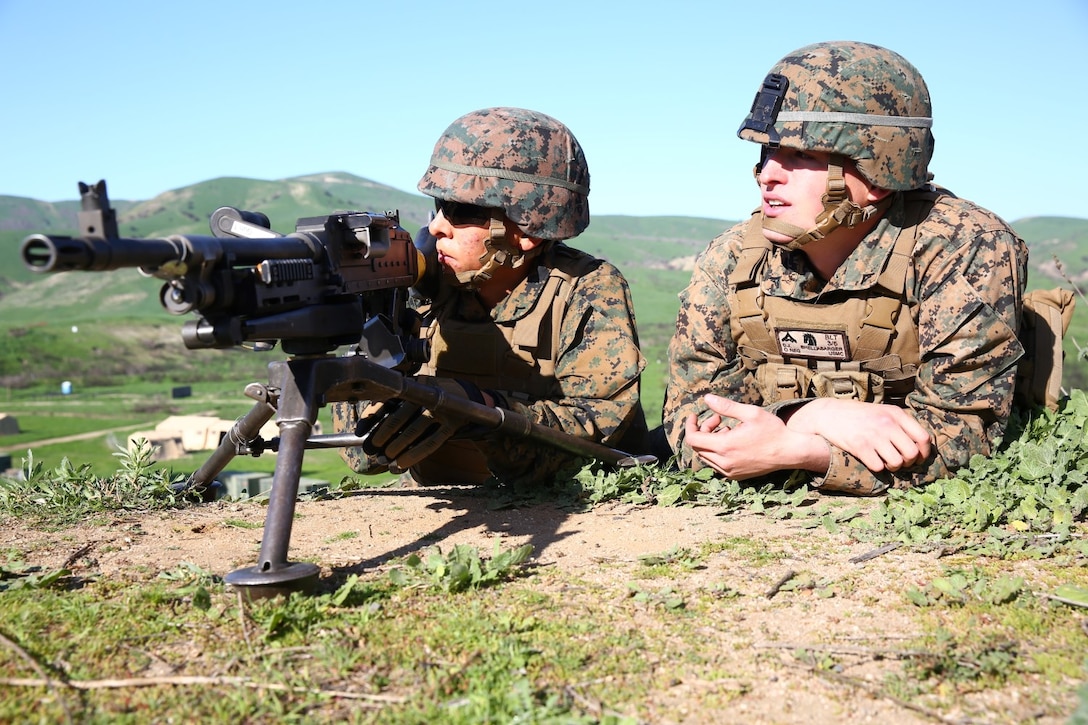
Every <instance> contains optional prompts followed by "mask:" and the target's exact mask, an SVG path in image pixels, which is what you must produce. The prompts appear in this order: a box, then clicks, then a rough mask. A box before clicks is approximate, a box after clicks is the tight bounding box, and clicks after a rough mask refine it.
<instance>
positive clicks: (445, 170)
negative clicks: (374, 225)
mask: <svg viewBox="0 0 1088 725" xmlns="http://www.w3.org/2000/svg"><path fill="white" fill-rule="evenodd" d="M418 188H419V190H420V191H421V192H423V193H424V194H427V195H428V196H433V197H435V198H437V199H445V200H447V201H459V202H463V203H465V204H476V205H478V206H484V207H488V208H492V209H502V210H504V211H505V212H506V216H507V217H508V218H509V219H510V221H512V222H513V223H514V224H516V225H517V226H518V228H519V229H521V230H522V231H523V232H525V233H526V234H528V235H529V236H531V237H536V238H538V239H548V240H554V241H558V240H563V239H570V238H572V237H576V236H578V235H579V234H581V233H582V231H583V230H584V229H585V228H586V227H588V226H589V167H588V166H587V164H586V159H585V154H584V153H583V152H582V147H581V146H580V145H579V143H578V140H577V139H576V138H575V137H574V135H573V134H572V133H571V132H570V130H569V129H568V128H567V127H566V126H564V125H563V124H562V123H560V122H559V121H557V120H556V119H554V118H552V117H551V116H548V115H546V114H543V113H540V112H538V111H530V110H527V109H524V108H487V109H483V110H479V111H473V112H472V113H468V114H465V115H464V116H462V117H461V118H458V119H457V120H456V121H454V122H453V123H451V124H450V126H449V127H448V128H447V129H446V131H445V132H444V133H443V134H442V136H441V137H440V138H439V139H438V142H437V143H436V144H435V147H434V152H433V153H432V154H431V161H430V165H429V166H428V167H427V171H426V172H424V174H423V178H421V179H420V180H419V184H418Z"/></svg>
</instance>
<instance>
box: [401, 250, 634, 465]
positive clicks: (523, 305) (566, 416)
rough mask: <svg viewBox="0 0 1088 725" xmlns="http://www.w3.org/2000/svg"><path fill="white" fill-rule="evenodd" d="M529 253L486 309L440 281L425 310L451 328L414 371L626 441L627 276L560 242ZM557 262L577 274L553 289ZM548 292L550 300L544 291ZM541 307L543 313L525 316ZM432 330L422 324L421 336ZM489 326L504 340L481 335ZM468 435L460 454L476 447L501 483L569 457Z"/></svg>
mask: <svg viewBox="0 0 1088 725" xmlns="http://www.w3.org/2000/svg"><path fill="white" fill-rule="evenodd" d="M534 261H537V262H538V263H537V264H536V265H535V267H534V269H533V270H532V271H531V272H530V274H529V276H528V277H527V278H526V279H525V280H524V281H523V282H522V283H521V284H520V285H519V286H518V287H517V288H516V289H515V290H513V292H512V293H511V294H510V296H509V297H507V298H506V299H504V300H502V301H501V302H499V304H498V305H496V306H495V307H494V308H493V309H491V310H490V311H489V310H487V309H485V308H484V307H483V306H482V305H481V304H480V303H479V302H478V300H477V299H476V296H475V295H474V294H473V293H472V292H471V291H469V290H464V289H460V288H456V287H452V286H450V287H447V288H446V289H445V290H444V292H443V294H442V296H441V297H440V298H439V300H438V302H437V303H436V305H437V306H438V309H434V310H430V311H428V317H431V318H432V319H434V318H437V321H436V322H435V323H434V324H433V325H432V327H441V328H443V329H444V331H448V330H449V329H451V328H454V327H455V326H456V332H455V333H454V334H446V335H444V336H443V337H444V344H443V345H441V346H440V347H441V349H440V350H439V349H436V347H435V346H433V345H432V350H433V354H432V360H431V361H430V363H429V364H428V365H427V366H425V367H424V369H423V370H421V372H423V373H427V374H432V375H439V376H445V377H454V378H458V379H463V380H470V381H472V382H474V383H476V384H477V385H479V386H480V387H481V388H486V389H487V390H489V391H493V392H497V393H499V395H500V396H502V400H500V401H499V402H498V404H499V405H500V407H504V408H507V409H508V410H512V411H514V412H515V413H520V414H521V415H524V416H525V417H527V418H528V419H529V420H531V421H533V422H535V423H539V424H541V425H546V426H549V427H552V428H557V429H558V430H561V431H563V432H565V433H570V434H572V435H575V436H578V437H580V438H585V439H588V440H592V441H596V442H601V443H605V444H606V445H612V446H615V447H618V448H621V449H624V446H626V445H630V444H629V443H628V441H629V440H632V439H634V440H638V437H639V436H640V435H641V434H642V433H644V432H645V426H646V424H645V420H644V418H643V412H642V407H641V405H640V404H639V376H640V374H641V372H642V370H643V368H644V367H645V361H644V359H643V357H642V355H641V353H640V352H639V347H638V337H637V332H636V328H635V319H634V312H633V310H634V307H633V305H632V302H631V294H630V290H629V288H628V285H627V281H626V280H625V279H624V277H623V275H622V274H620V272H619V270H617V269H616V268H615V267H614V266H612V265H611V264H609V263H608V262H604V261H601V260H597V259H594V258H593V257H591V256H590V255H588V254H586V253H584V252H581V251H578V250H575V249H572V248H571V247H568V246H566V245H565V244H562V243H555V244H554V245H553V247H552V248H551V249H549V250H548V251H546V252H545V253H544V254H543V255H541V257H540V258H538V259H536V260H534ZM557 267H561V268H563V269H566V270H569V271H571V272H573V273H574V274H576V275H577V276H575V277H573V279H570V281H569V282H565V284H564V285H560V287H559V289H558V290H554V289H550V285H549V284H548V282H549V280H551V279H553V278H554V277H555V275H553V274H552V272H553V271H554V270H555V269H556V268H557ZM568 286H569V287H568ZM564 287H567V288H564ZM556 292H558V295H559V299H558V300H556V303H553V302H552V300H551V299H549V297H551V296H553V295H554V294H555V293H556ZM542 307H545V308H547V309H545V310H543V312H544V314H543V315H541V316H537V315H534V314H533V313H534V311H536V310H540V309H541V308H542ZM556 317H558V318H559V319H555V318H556ZM433 333H434V330H425V331H424V337H432V336H433ZM495 333H498V334H499V335H501V336H502V338H503V340H504V341H508V342H506V344H503V343H497V344H491V345H488V344H487V343H486V342H482V341H481V336H482V337H483V338H485V339H486V338H487V337H490V336H491V335H493V334H495ZM519 343H522V344H519ZM503 347H505V348H506V349H502V348H503ZM489 349H490V350H491V352H490V353H487V352H485V351H487V350H489ZM489 357H490V358H493V359H492V360H488V359H487V358H489ZM541 358H543V359H541ZM627 433H629V434H630V438H628V439H627V440H624V434H627ZM471 443H472V446H471V447H470V448H469V449H468V451H467V452H466V453H465V456H466V457H467V458H471V457H472V453H471V448H475V449H476V450H478V451H479V453H480V455H482V457H483V458H485V459H486V468H487V469H488V470H490V472H491V473H493V474H494V475H495V476H496V477H497V478H499V479H501V480H505V481H511V480H519V481H522V482H540V481H546V480H548V479H550V478H551V476H553V475H554V474H555V473H556V472H557V471H558V470H559V469H560V468H562V467H564V466H566V465H568V464H571V463H572V462H573V461H574V458H573V457H572V456H570V455H569V454H566V453H563V452H561V451H558V450H556V449H553V448H551V447H549V446H545V445H541V444H540V443H535V442H532V441H528V440H525V439H517V438H513V437H506V436H502V437H493V438H492V437H485V438H482V439H477V440H473V441H472V442H471ZM466 465H469V466H470V470H471V468H472V466H471V463H468V464H466Z"/></svg>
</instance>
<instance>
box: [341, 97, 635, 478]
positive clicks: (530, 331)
mask: <svg viewBox="0 0 1088 725" xmlns="http://www.w3.org/2000/svg"><path fill="white" fill-rule="evenodd" d="M418 186H419V190H420V191H421V192H423V193H424V194H427V195H429V196H432V197H434V198H435V202H436V215H435V217H434V218H433V219H432V221H431V223H430V233H431V234H432V235H433V236H434V237H435V244H436V246H437V251H438V253H439V259H440V260H441V261H442V263H443V271H444V274H443V276H442V282H441V284H440V285H439V289H438V291H437V293H435V294H433V300H428V301H426V302H425V304H423V305H422V306H421V307H420V308H419V312H420V313H421V314H422V316H423V330H422V333H421V337H422V338H424V339H426V340H427V341H428V342H429V350H430V353H429V354H430V358H429V360H428V361H427V363H426V364H424V365H423V367H422V368H421V369H420V371H419V372H420V380H421V381H423V382H428V383H431V384H435V385H438V386H439V387H441V388H442V389H443V391H445V392H447V393H449V394H452V395H461V396H466V397H469V398H470V399H473V400H475V401H476V402H480V403H484V404H488V405H494V406H498V407H502V408H505V409H507V410H511V411H514V412H516V413H519V414H521V415H523V416H525V417H526V418H528V419H529V420H531V421H533V422H535V423H539V424H542V425H546V426H550V427H553V428H557V429H559V430H561V431H563V432H566V433H570V434H572V435H575V436H578V437H581V438H585V439H589V440H592V441H595V442H599V443H604V444H606V445H610V446H614V447H619V448H623V447H624V446H627V447H630V448H632V449H633V448H637V447H641V445H642V438H643V437H644V435H645V428H646V423H645V418H644V415H643V411H642V407H641V405H640V402H639V385H640V380H639V378H640V375H641V372H642V370H643V368H644V367H645V361H644V359H643V357H642V355H641V353H640V351H639V346H638V337H637V333H636V327H635V317H634V308H633V304H632V300H631V294H630V290H629V288H628V285H627V281H626V280H625V279H624V277H623V275H622V274H621V273H620V272H619V270H618V269H616V268H615V267H614V266H612V265H611V264H609V263H607V262H605V261H603V260H599V259H596V258H594V257H592V256H591V255H589V254H586V253H585V252H582V251H579V250H577V249H574V248H572V247H570V246H568V245H566V244H564V243H563V240H566V239H570V238H572V237H575V236H577V235H578V234H580V233H581V232H582V231H583V230H584V229H585V228H586V227H587V226H588V225H589V202H588V194H589V169H588V166H587V164H586V161H585V156H584V154H583V152H582V149H581V147H580V145H579V144H578V141H577V139H575V137H574V135H573V134H572V133H571V132H570V130H569V129H567V127H566V126H564V125H563V124H561V123H560V122H559V121H557V120H555V119H554V118H551V117H549V116H546V115H544V114H542V113H538V112H535V111H530V110H525V109H519V108H489V109H483V110H480V111H475V112H472V113H469V114H466V115H465V116H462V117H461V118H459V119H457V120H456V121H454V122H453V123H452V124H450V126H449V127H448V128H447V129H446V131H445V132H444V133H443V134H442V136H441V137H440V138H439V140H438V142H437V143H436V145H435V148H434V152H433V154H432V156H431V162H430V165H429V167H428V168H427V171H426V172H425V173H424V175H423V178H422V179H421V180H420V182H419V185H418ZM466 240H468V241H466ZM469 251H471V254H469ZM431 415H432V413H431V412H429V411H424V410H421V409H419V408H417V407H415V406H411V405H409V404H404V403H402V402H401V401H394V402H393V403H392V404H385V405H374V404H371V405H368V404H366V403H358V404H340V405H336V406H334V410H333V417H334V427H335V428H336V429H337V430H348V431H354V432H356V433H357V434H359V435H368V436H369V438H368V444H367V445H366V446H364V447H358V448H348V449H344V451H343V454H344V458H345V460H346V461H347V462H348V464H349V465H350V466H351V468H352V469H353V470H355V471H357V472H360V473H376V472H380V471H384V470H386V469H388V470H391V471H394V472H396V471H403V470H409V471H410V473H411V475H412V476H413V478H415V479H416V480H417V481H418V482H420V483H424V484H442V483H478V482H483V481H485V480H487V479H489V478H490V477H492V476H494V477H496V478H498V479H499V480H501V481H504V482H518V483H536V482H543V481H548V480H550V479H551V478H552V477H553V476H554V474H555V473H556V472H557V471H559V470H560V469H562V468H563V467H565V466H568V465H571V464H573V463H575V462H576V460H575V459H574V458H573V457H572V456H571V455H569V454H566V453H563V452H559V451H557V450H555V449H554V448H551V447H549V446H546V445H544V444H540V443H535V442H533V441H531V440H527V439H517V438H514V437H510V436H503V435H496V434H490V435H484V434H481V432H480V431H476V430H473V429H472V428H465V427H464V426H463V425H462V421H457V420H435V419H434V418H432V417H431Z"/></svg>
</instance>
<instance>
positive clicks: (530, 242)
mask: <svg viewBox="0 0 1088 725" xmlns="http://www.w3.org/2000/svg"><path fill="white" fill-rule="evenodd" d="M506 238H507V239H508V240H510V246H511V247H514V248H515V249H520V250H521V251H522V252H523V253H524V252H531V251H533V250H534V249H536V248H537V247H539V246H540V245H541V244H543V243H544V240H543V239H537V238H536V237H530V236H527V235H526V234H525V232H523V231H521V229H519V228H518V226H517V225H516V224H514V222H512V221H510V220H509V219H507V220H506Z"/></svg>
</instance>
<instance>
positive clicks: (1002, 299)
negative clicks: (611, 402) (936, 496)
mask: <svg viewBox="0 0 1088 725" xmlns="http://www.w3.org/2000/svg"><path fill="white" fill-rule="evenodd" d="M904 219H905V216H904V205H903V202H902V196H901V195H899V194H897V195H896V199H895V201H893V204H892V206H891V208H890V209H889V211H888V212H887V214H886V215H885V217H884V218H883V219H882V220H881V221H880V223H879V224H878V225H877V227H876V228H875V229H874V230H873V231H872V232H870V233H869V235H868V236H866V237H865V239H863V240H862V242H861V244H860V245H859V246H858V247H857V248H856V249H855V250H854V252H853V253H852V254H851V256H850V257H849V258H848V259H847V260H846V261H845V262H844V263H843V264H842V265H841V266H840V267H839V269H838V270H837V271H836V273H835V275H834V276H833V277H832V279H831V280H829V281H828V282H826V283H822V282H821V281H820V280H819V278H818V277H817V276H816V275H815V274H814V273H813V270H812V269H811V268H810V266H809V265H808V263H807V258H806V257H805V256H804V255H803V254H802V253H800V252H790V251H787V250H785V249H783V248H781V247H776V248H775V250H774V251H773V253H772V255H771V257H770V260H769V262H768V264H767V265H766V268H765V270H764V271H763V282H762V285H763V286H762V289H763V290H764V292H765V294H768V295H774V296H778V297H786V298H789V299H793V300H798V301H806V300H807V301H814V300H816V299H818V298H819V296H820V295H821V293H825V292H829V291H831V290H855V291H861V290H865V289H868V288H869V287H871V286H872V285H873V284H874V283H875V281H876V279H877V276H878V275H879V271H880V270H881V269H882V268H883V266H884V263H885V261H886V259H887V256H888V255H889V254H890V252H891V248H892V242H893V241H894V239H895V238H896V237H897V235H898V234H899V231H900V229H901V228H902V226H903V224H904ZM744 228H745V223H741V224H738V225H736V226H734V227H733V228H731V229H729V230H727V231H726V232H724V233H723V234H722V235H720V236H719V237H717V238H716V239H715V240H714V241H712V242H711V243H710V245H709V246H708V247H707V249H706V250H704V251H703V253H702V254H701V255H700V256H699V257H698V259H697V261H696V265H695V271H694V273H693V275H692V279H691V283H690V284H689V285H688V287H687V288H686V289H685V290H684V291H683V292H682V293H681V295H680V311H679V314H678V317H677V327H676V333H675V335H674V336H673V338H672V340H671V342H670V345H669V384H668V390H667V391H666V396H665V404H664V408H663V413H662V416H663V417H662V419H663V421H664V425H665V427H666V434H667V436H668V439H669V442H670V444H671V445H672V446H673V449H674V450H677V451H678V452H679V460H680V462H681V464H682V465H684V466H688V467H694V468H700V467H701V463H700V462H699V461H698V460H697V459H695V457H694V456H693V453H692V451H691V449H690V448H688V447H687V446H685V445H683V435H684V420H685V418H686V417H687V416H688V415H689V414H691V413H694V414H695V415H696V416H697V417H698V418H699V419H700V420H701V419H703V418H705V417H706V416H707V415H708V413H709V410H708V408H707V407H706V404H705V403H704V402H703V399H702V398H703V395H705V394H706V393H714V394H717V395H720V396H724V397H729V398H732V399H734V400H737V401H740V402H742V403H750V404H754V405H764V406H765V407H767V408H768V409H769V410H772V411H777V410H778V408H777V407H776V406H773V405H767V404H766V403H765V401H763V400H762V399H761V397H760V394H759V392H758V386H757V385H756V384H755V379H754V373H753V372H752V371H749V370H745V369H744V366H743V365H742V364H741V358H740V357H739V356H738V354H737V347H736V343H735V341H734V339H733V337H732V333H731V329H730V320H729V314H730V313H729V307H728V304H727V302H726V300H727V288H726V284H727V282H726V280H727V278H728V276H729V274H730V273H731V272H732V270H733V269H734V268H735V266H736V263H737V255H738V254H739V252H740V248H741V241H742V238H743V235H744ZM904 233H910V231H907V232H904ZM912 258H913V265H912V267H911V269H910V270H909V271H908V273H907V298H908V310H909V313H910V315H911V317H912V319H913V320H914V323H915V325H916V326H917V330H918V339H919V345H920V348H921V350H920V357H921V365H920V367H919V370H918V376H917V379H916V381H915V386H914V390H913V391H912V392H910V393H909V394H908V395H907V399H906V402H905V407H907V408H908V409H910V411H911V412H912V413H913V414H914V415H915V417H916V418H917V419H918V420H919V422H920V423H921V424H922V425H923V427H925V428H926V429H928V430H929V431H930V432H931V433H932V434H933V437H934V440H935V442H936V445H935V447H934V449H933V454H932V455H931V457H930V459H929V460H928V461H926V462H924V463H923V464H920V465H918V466H916V467H913V468H911V469H906V470H902V471H897V472H894V473H891V472H882V473H879V474H875V473H873V472H871V471H869V470H868V469H866V468H865V467H864V466H863V465H862V464H861V463H860V462H859V461H858V460H856V459H855V458H853V457H852V456H850V455H849V454H847V453H846V452H845V451H842V450H837V449H834V448H833V449H832V461H831V465H830V467H829V469H828V471H827V473H826V475H824V476H816V477H814V478H813V479H812V485H814V486H817V487H824V488H825V489H828V490H842V491H855V492H865V491H879V490H881V489H883V488H887V487H889V486H897V487H909V486H913V485H918V484H922V483H926V482H930V481H933V480H935V479H937V478H941V477H944V476H947V475H949V474H951V473H952V472H954V471H955V470H957V469H958V468H960V467H962V466H964V465H966V464H967V463H968V462H969V460H970V458H971V456H972V455H975V454H981V455H988V454H990V453H991V452H992V451H993V450H994V447H995V446H996V445H997V444H998V443H999V442H1000V439H1001V437H1002V435H1003V434H1004V431H1005V427H1006V424H1007V421H1008V416H1009V413H1010V411H1011V407H1012V402H1013V395H1012V394H1013V386H1014V382H1015V375H1016V364H1017V361H1018V360H1019V359H1020V357H1021V356H1022V355H1023V348H1022V347H1021V345H1020V342H1019V341H1018V339H1017V330H1018V329H1019V326H1020V317H1021V309H1022V302H1023V294H1024V284H1025V280H1026V278H1027V247H1026V245H1025V244H1024V242H1023V240H1021V239H1020V238H1019V237H1017V236H1016V234H1015V233H1014V232H1013V231H1012V230H1011V229H1010V228H1009V227H1008V225H1007V224H1005V222H1004V221H1002V220H1001V219H1000V218H998V217H997V216H996V215H994V214H993V213H991V212H989V211H987V210H985V209H983V208H981V207H979V206H977V205H975V204H973V203H971V202H969V201H965V200H961V199H958V198H956V197H954V196H952V195H950V194H945V195H942V196H940V197H939V198H938V199H937V200H936V202H935V204H934V207H933V209H932V210H931V211H930V213H929V214H928V215H927V216H926V217H925V219H924V220H923V221H922V222H921V223H920V224H919V225H918V228H917V239H916V243H915V247H914V251H913V255H912ZM790 404H795V403H792V402H791V403H790Z"/></svg>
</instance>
